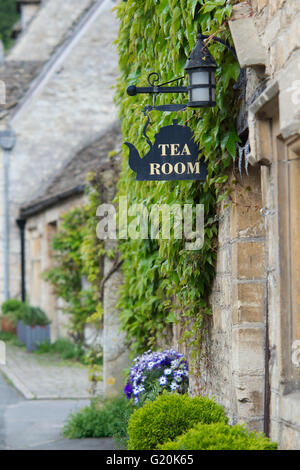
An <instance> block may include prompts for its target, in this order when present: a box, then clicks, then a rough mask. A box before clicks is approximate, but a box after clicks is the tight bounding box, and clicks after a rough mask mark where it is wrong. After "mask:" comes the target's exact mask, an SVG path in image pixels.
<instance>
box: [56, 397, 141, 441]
mask: <svg viewBox="0 0 300 470" xmlns="http://www.w3.org/2000/svg"><path fill="white" fill-rule="evenodd" d="M131 413H132V406H131V404H130V403H129V402H128V400H126V398H125V397H122V398H119V397H117V398H111V399H107V400H102V401H96V400H94V401H93V402H92V404H91V406H87V407H85V408H83V409H82V410H80V411H79V412H78V413H72V414H71V415H70V416H69V417H68V420H67V422H66V425H65V427H64V436H65V437H68V438H69V439H82V438H88V437H95V438H99V437H112V436H115V437H116V438H117V439H118V440H119V441H120V440H121V439H124V438H125V439H126V430H127V423H128V419H129V416H130V414H131Z"/></svg>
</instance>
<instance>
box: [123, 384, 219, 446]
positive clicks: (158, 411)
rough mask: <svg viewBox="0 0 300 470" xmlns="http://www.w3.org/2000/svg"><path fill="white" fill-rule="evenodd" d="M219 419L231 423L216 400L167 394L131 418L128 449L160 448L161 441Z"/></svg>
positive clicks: (148, 404) (146, 405)
mask: <svg viewBox="0 0 300 470" xmlns="http://www.w3.org/2000/svg"><path fill="white" fill-rule="evenodd" d="M216 422H223V423H227V417H226V415H225V412H224V408H223V407H222V406H220V405H218V404H217V403H215V402H214V401H213V400H210V399H208V398H207V397H189V396H188V395H179V394H177V393H175V394H172V393H171V394H169V393H164V394H162V395H160V396H159V397H158V398H157V399H156V400H155V401H153V402H148V403H146V404H145V405H144V406H143V407H142V408H140V409H138V410H136V411H135V412H134V413H133V415H132V416H131V417H130V420H129V425H128V435H129V443H128V448H129V449H130V450H143V449H149V450H151V449H157V447H158V445H159V444H162V443H163V442H165V441H167V440H169V439H174V438H175V437H177V436H179V435H180V434H182V433H183V432H185V431H187V430H188V429H190V428H191V427H193V425H194V424H196V423H203V424H206V423H207V424H209V423H216Z"/></svg>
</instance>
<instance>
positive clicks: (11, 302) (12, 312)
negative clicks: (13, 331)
mask: <svg viewBox="0 0 300 470" xmlns="http://www.w3.org/2000/svg"><path fill="white" fill-rule="evenodd" d="M1 311H2V315H4V316H6V317H8V319H9V321H10V322H11V324H12V325H14V326H16V325H17V322H18V320H20V319H21V317H22V315H23V311H24V304H23V302H21V301H20V300H18V299H8V300H6V301H5V302H3V304H2V305H1Z"/></svg>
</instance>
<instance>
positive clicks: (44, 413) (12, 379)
mask: <svg viewBox="0 0 300 470" xmlns="http://www.w3.org/2000/svg"><path fill="white" fill-rule="evenodd" d="M0 370H1V371H2V373H3V374H4V375H5V376H6V380H5V378H4V377H3V376H2V374H1V373H0V450H11V449H13V450H19V449H31V450H64V449H65V450H80V449H82V450H110V449H113V448H114V445H113V441H112V439H70V440H69V439H64V438H63V436H62V428H63V426H64V424H65V421H66V418H67V417H68V415H69V414H70V413H71V412H74V411H78V410H79V409H81V408H82V407H83V406H87V405H89V403H90V400H89V393H88V387H89V383H88V371H87V367H86V366H83V365H80V364H79V365H77V364H75V365H72V363H70V362H65V361H64V362H63V361H61V362H57V360H56V362H54V359H52V358H51V359H49V356H46V357H45V356H39V355H35V354H28V353H26V351H25V349H23V348H19V347H16V346H11V345H8V347H7V364H6V366H1V368H0Z"/></svg>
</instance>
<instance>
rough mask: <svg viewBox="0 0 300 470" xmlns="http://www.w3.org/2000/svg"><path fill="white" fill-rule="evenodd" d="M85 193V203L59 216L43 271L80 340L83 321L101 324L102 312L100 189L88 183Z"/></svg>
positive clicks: (76, 336) (72, 331) (74, 333)
mask: <svg viewBox="0 0 300 470" xmlns="http://www.w3.org/2000/svg"><path fill="white" fill-rule="evenodd" d="M92 178H93V176H90V178H89V180H90V181H91V180H92ZM87 193H88V202H87V203H86V204H84V205H82V206H79V207H75V208H73V209H71V210H69V211H68V212H66V213H65V214H64V215H63V216H62V220H61V224H60V226H59V230H58V233H57V234H56V236H55V237H54V238H53V241H52V248H53V251H54V266H53V267H52V268H50V269H48V270H47V271H45V272H44V274H43V276H44V278H45V279H46V280H47V281H49V282H50V283H51V284H52V285H53V287H54V290H55V293H56V295H57V297H58V298H61V299H63V300H64V301H65V304H64V307H63V311H64V312H65V313H67V314H69V316H70V327H71V336H72V337H73V338H74V339H75V340H76V341H77V342H78V343H80V344H82V343H83V331H84V325H85V324H86V323H87V322H90V321H95V322H96V324H98V326H100V320H101V315H102V306H101V302H100V299H99V281H100V280H101V276H102V274H101V259H102V258H101V255H102V254H103V247H102V244H101V242H100V241H99V240H97V238H96V237H95V233H96V222H97V221H96V218H95V212H96V208H97V206H98V205H99V193H98V191H97V189H96V187H95V185H93V184H90V185H88V186H87Z"/></svg>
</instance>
